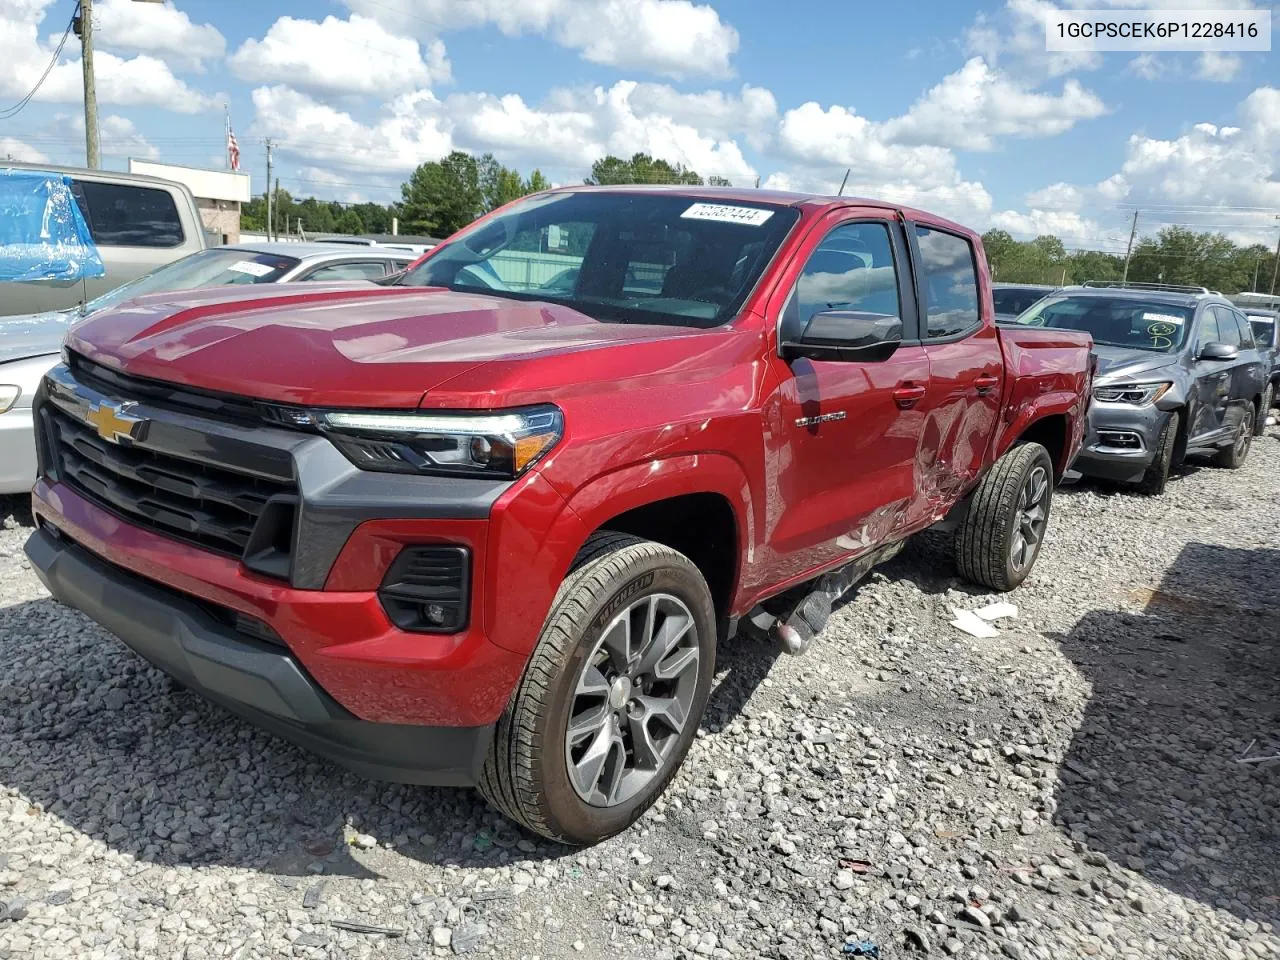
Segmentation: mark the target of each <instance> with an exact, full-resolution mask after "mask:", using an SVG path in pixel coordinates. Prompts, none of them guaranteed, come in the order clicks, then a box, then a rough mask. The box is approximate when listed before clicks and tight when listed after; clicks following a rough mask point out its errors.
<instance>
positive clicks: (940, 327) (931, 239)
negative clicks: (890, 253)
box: [915, 224, 982, 339]
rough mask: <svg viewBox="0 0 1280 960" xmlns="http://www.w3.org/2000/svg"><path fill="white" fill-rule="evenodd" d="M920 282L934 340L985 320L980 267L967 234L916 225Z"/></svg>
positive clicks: (968, 328) (931, 336)
mask: <svg viewBox="0 0 1280 960" xmlns="http://www.w3.org/2000/svg"><path fill="white" fill-rule="evenodd" d="M915 235H916V243H917V244H918V245H919V248H920V283H921V287H922V288H923V290H924V306H925V317H926V319H927V328H926V329H927V331H928V336H929V338H931V339H934V338H941V337H953V336H958V335H960V334H962V333H965V332H966V331H969V330H973V329H975V328H976V327H977V326H978V325H979V323H981V322H982V315H981V313H980V312H979V310H978V267H977V263H976V262H975V260H974V256H973V246H972V245H971V244H970V243H969V241H968V240H966V239H965V238H964V237H960V236H957V235H955V234H954V233H944V232H943V231H941V230H932V229H930V228H928V227H923V226H920V225H919V224H917V225H916V226H915Z"/></svg>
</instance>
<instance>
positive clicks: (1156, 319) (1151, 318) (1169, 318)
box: [1142, 313, 1184, 326]
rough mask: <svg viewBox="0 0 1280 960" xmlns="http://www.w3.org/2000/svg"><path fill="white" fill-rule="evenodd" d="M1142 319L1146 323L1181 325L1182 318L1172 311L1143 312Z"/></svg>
mask: <svg viewBox="0 0 1280 960" xmlns="http://www.w3.org/2000/svg"><path fill="white" fill-rule="evenodd" d="M1142 319H1143V320H1146V321H1147V322H1148V323H1176V324H1177V325H1178V326H1182V324H1183V322H1184V321H1183V318H1182V317H1179V316H1176V315H1174V314H1172V313H1144V314H1143V315H1142Z"/></svg>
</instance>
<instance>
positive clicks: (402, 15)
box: [344, 0, 739, 77]
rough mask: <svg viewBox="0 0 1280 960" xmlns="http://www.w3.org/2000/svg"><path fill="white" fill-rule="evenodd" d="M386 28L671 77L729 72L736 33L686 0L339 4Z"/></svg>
mask: <svg viewBox="0 0 1280 960" xmlns="http://www.w3.org/2000/svg"><path fill="white" fill-rule="evenodd" d="M344 2H345V3H346V5H347V6H348V7H350V8H351V9H352V10H354V11H356V12H357V13H361V14H364V15H366V16H369V17H374V18H376V19H378V20H380V21H382V22H383V23H384V24H386V25H387V26H388V27H389V28H392V29H396V30H403V31H408V32H410V33H412V34H415V35H418V36H422V35H424V32H425V35H428V36H434V35H435V34H436V33H438V32H439V31H443V30H456V29H461V28H465V27H476V26H481V25H484V24H492V25H494V26H496V27H497V28H498V29H499V30H501V31H502V32H503V33H505V34H507V35H508V36H518V35H520V34H522V33H539V34H545V35H546V36H548V37H550V38H551V39H552V40H554V41H555V42H556V43H559V44H560V45H562V46H565V47H568V48H570V49H573V50H577V51H579V52H580V53H581V55H582V56H583V57H584V58H585V59H587V60H590V61H592V62H593V63H601V64H606V65H608V66H613V67H618V68H621V69H635V70H647V71H650V72H653V73H659V74H663V75H666V76H672V77H687V76H695V75H708V76H717V77H723V76H727V75H729V73H730V72H731V67H730V61H731V60H732V58H733V55H734V54H735V53H737V51H738V43H739V38H738V31H737V30H735V29H734V28H733V27H732V26H730V25H728V24H726V23H724V22H723V21H722V20H721V19H720V14H719V13H717V12H716V10H715V8H714V7H711V6H709V5H708V4H700V3H693V2H691V0H467V2H458V0H344Z"/></svg>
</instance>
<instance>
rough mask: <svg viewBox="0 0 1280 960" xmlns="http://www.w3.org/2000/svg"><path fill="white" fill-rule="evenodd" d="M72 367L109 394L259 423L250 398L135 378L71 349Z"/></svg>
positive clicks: (83, 380)
mask: <svg viewBox="0 0 1280 960" xmlns="http://www.w3.org/2000/svg"><path fill="white" fill-rule="evenodd" d="M68 353H69V360H68V366H69V367H70V369H71V372H72V374H74V376H75V378H76V380H77V381H78V382H79V383H82V384H84V385H85V386H86V387H89V388H91V389H93V390H96V391H98V392H99V393H102V394H106V395H107V396H109V397H129V398H130V399H131V400H142V401H145V402H146V403H148V404H150V405H152V406H156V407H160V408H162V409H166V410H178V411H181V412H184V413H195V414H203V415H205V416H211V417H214V418H215V419H218V420H228V421H234V422H239V423H259V422H261V420H262V410H261V409H260V408H259V406H258V404H257V403H256V402H255V401H254V400H252V399H249V398H246V397H233V396H229V395H227V394H222V393H214V392H211V391H205V390H197V389H195V388H193V387H184V386H179V385H177V384H172V383H162V382H160V381H159V380H149V379H147V378H145V377H134V376H130V375H129V374H126V373H121V372H120V371H118V370H113V369H111V368H110V367H108V366H104V365H103V364H101V363H94V362H93V361H92V360H89V359H88V358H86V357H83V356H81V355H80V354H78V353H76V352H74V351H68Z"/></svg>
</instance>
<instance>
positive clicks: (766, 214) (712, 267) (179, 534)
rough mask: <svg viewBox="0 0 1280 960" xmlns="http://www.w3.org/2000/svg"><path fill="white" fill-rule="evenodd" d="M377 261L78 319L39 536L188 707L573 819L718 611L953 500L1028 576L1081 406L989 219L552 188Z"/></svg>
mask: <svg viewBox="0 0 1280 960" xmlns="http://www.w3.org/2000/svg"><path fill="white" fill-rule="evenodd" d="M402 284H403V285H399V286H389V287H384V288H365V289H359V290H356V289H351V290H334V289H329V290H324V291H310V290H306V289H302V288H300V287H290V286H289V285H282V286H278V287H274V288H273V289H270V290H267V289H265V288H263V289H252V290H244V291H235V292H228V291H226V290H218V291H208V292H201V291H191V292H182V293H171V294H163V295H156V296H151V297H145V298H141V299H138V300H135V301H132V302H130V303H128V304H124V305H121V306H118V307H116V308H115V309H112V310H108V311H105V312H102V313H99V314H96V315H94V316H93V317H91V318H89V319H87V320H85V321H84V322H82V323H80V324H78V325H77V326H75V327H74V328H73V329H72V330H71V331H70V333H69V336H68V339H67V344H66V348H67V349H66V356H65V362H64V363H63V364H61V365H59V366H57V367H55V368H54V369H53V370H52V371H51V372H50V373H49V374H48V375H47V376H46V378H45V380H44V381H43V384H42V386H41V389H40V393H39V396H38V397H37V398H36V403H35V417H36V423H37V431H38V447H39V450H38V453H39V465H40V476H39V479H38V481H37V483H36V486H35V489H34V494H33V502H34V513H35V516H36V517H37V520H38V525H37V529H36V531H35V532H34V533H33V534H32V536H31V538H30V540H29V542H28V544H27V554H28V556H29V557H30V559H31V562H32V564H33V566H34V568H35V570H36V571H37V572H38V574H39V575H40V577H41V578H42V579H43V581H44V582H45V584H46V585H47V586H48V588H49V590H50V591H51V592H52V593H53V595H54V596H55V597H56V598H58V599H59V600H61V601H62V602H64V603H67V604H70V605H72V606H75V607H78V608H79V609H81V610H83V611H84V612H85V613H87V614H88V615H89V616H90V617H92V618H94V619H95V620H97V621H98V622H99V623H101V624H103V625H104V626H105V627H106V628H107V629H109V630H110V631H112V632H113V633H115V634H116V635H118V636H119V637H120V638H121V639H122V640H123V641H124V642H125V643H126V644H128V645H129V646H130V647H132V648H133V649H134V650H135V651H137V652H138V653H139V654H141V655H142V656H143V657H145V658H146V659H148V660H150V661H151V662H152V663H154V664H156V665H157V666H159V667H160V668H161V669H163V670H165V671H167V672H168V673H170V674H171V675H173V676H174V677H175V678H177V679H178V680H179V681H180V682H181V683H183V684H185V685H187V686H189V687H191V688H193V689H194V690H196V691H198V692H200V693H201V694H203V695H204V696H206V697H208V698H209V699H211V700H213V701H215V702H217V703H220V704H222V705H224V706H225V707H227V708H229V709H231V710H233V711H235V712H237V713H239V714H241V715H242V716H244V717H247V718H249V719H250V720H252V721H253V722H255V723H257V724H260V725H261V726H263V727H265V728H267V729H269V730H272V731H275V732H276V733H278V734H280V735H282V736H285V737H287V738H291V739H292V740H294V741H295V742H297V743H299V744H302V745H304V746H306V747H309V748H312V749H314V750H316V751H317V752H320V753H322V754H325V755H327V756H329V757H331V758H333V759H335V760H337V761H339V762H341V763H343V764H345V765H347V766H348V767H350V768H352V769H354V770H356V771H358V772H360V773H362V774H366V775H369V776H372V777H379V778H386V779H392V780H398V781H404V782H411V783H434V784H448V785H475V786H478V787H479V789H480V790H481V791H482V792H483V794H484V795H485V796H486V797H487V798H488V799H489V800H490V801H491V802H492V803H493V804H494V805H495V806H496V807H498V808H499V809H500V810H501V811H503V812H504V813H506V814H507V815H508V816H510V817H511V818H513V819H514V820H516V821H518V822H519V823H521V824H523V825H524V826H526V827H527V828H529V829H530V830H533V831H536V832H538V833H541V834H543V835H545V836H548V837H554V838H558V839H560V840H564V841H567V842H573V843H591V842H594V841H597V840H599V839H602V838H604V837H607V836H610V835H612V834H615V833H617V832H619V831H621V830H623V829H624V828H626V827H627V826H628V825H629V824H631V823H632V822H633V821H634V820H635V819H636V818H637V817H639V816H640V815H641V814H642V813H643V812H644V810H645V809H646V808H647V807H648V806H649V805H650V804H651V803H652V802H653V801H654V799H655V798H656V797H657V796H658V795H659V794H660V793H661V792H662V790H663V789H664V787H665V786H666V784H667V782H668V781H669V780H670V779H671V777H672V776H673V775H674V774H675V772H676V770H677V768H678V767H679V765H680V763H681V761H682V760H683V758H684V755H685V753H686V751H687V749H688V747H689V744H690V741H691V740H692V738H693V736H694V734H695V732H696V729H697V727H698V723H699V718H700V716H701V714H702V711H703V708H704V706H705V704H706V702H707V697H708V694H709V691H710V687H711V683H712V674H713V668H714V661H715V657H716V651H717V645H718V643H720V642H724V641H725V640H726V639H727V638H729V637H731V636H733V635H734V632H735V630H736V627H737V626H738V624H739V621H740V620H741V619H742V618H749V619H750V622H751V623H752V624H753V625H754V627H755V628H758V629H765V630H770V631H771V632H772V633H773V635H774V636H775V637H776V638H777V639H778V641H779V642H780V643H781V644H782V645H783V647H784V648H785V649H787V650H788V651H790V652H801V651H803V650H805V649H806V648H808V646H809V640H810V639H811V638H812V636H813V635H814V634H815V633H817V632H818V631H820V630H821V628H822V625H823V623H824V622H825V619H826V616H827V614H828V613H829V612H830V607H831V603H832V602H833V601H834V600H835V599H836V598H838V597H839V595H840V594H841V593H843V592H844V591H845V590H847V589H848V588H849V586H850V585H851V584H852V583H853V582H854V581H855V580H856V579H857V578H858V577H859V576H861V575H862V574H863V573H865V572H866V570H867V569H868V568H869V567H870V566H871V565H872V564H874V563H876V562H878V561H880V560H883V559H885V558H886V557H888V556H890V555H891V554H892V553H893V552H895V551H896V549H897V547H898V546H899V545H900V544H901V543H902V541H903V540H904V539H905V538H906V537H908V536H909V535H911V534H912V533H915V532H917V531H919V530H923V529H924V528H926V527H929V526H931V525H935V524H940V523H941V524H947V525H950V526H952V527H954V529H955V531H956V538H957V540H956V542H957V562H958V566H959V569H960V571H961V573H962V574H963V575H965V576H966V577H968V578H970V579H972V580H974V581H976V582H978V583H982V584H985V585H987V586H988V587H991V588H994V589H997V590H1007V589H1010V588H1012V587H1014V586H1016V585H1017V584H1018V583H1020V582H1021V581H1022V580H1023V578H1025V577H1026V576H1027V574H1028V572H1029V571H1030V569H1031V566H1032V564H1033V563H1034V562H1035V559H1036V556H1037V554H1038V551H1039V549H1040V545H1041V543H1042V542H1043V538H1044V535H1045V529H1046V525H1047V523H1048V519H1049V509H1050V498H1051V496H1052V490H1053V487H1054V484H1055V481H1056V480H1057V479H1058V478H1060V477H1061V475H1062V473H1063V472H1064V471H1065V470H1066V469H1067V467H1068V465H1069V464H1070V462H1071V460H1072V458H1073V457H1074V455H1075V453H1076V450H1077V448H1078V447H1079V444H1080V441H1081V436H1082V431H1083V429H1084V423H1085V415H1086V407H1087V398H1088V395H1089V381H1090V376H1091V363H1090V357H1089V350H1090V340H1089V337H1088V335H1087V334H1081V333H1076V332H1073V331H1063V330H1053V329H1014V328H1004V329H999V330H998V329H997V328H996V326H995V324H994V322H993V311H992V300H991V285H990V281H989V273H988V269H987V264H986V261H985V258H984V255H983V251H982V244H981V241H980V239H979V238H978V237H977V236H976V235H975V234H974V233H972V232H971V231H969V230H967V229H965V228H963V227H960V226H958V225H956V224H954V223H950V222H948V221H946V220H943V219H940V218H938V217H935V216H931V215H929V214H926V213H923V212H920V211H916V210H911V209H907V208H903V207H900V206H896V205H892V204H886V203H878V202H874V201H868V200H856V199H849V198H844V199H834V198H829V197H812V196H800V195H795V194H785V193H772V192H768V191H754V190H752V191H733V190H715V189H701V188H679V189H670V188H668V189H645V188H603V189H600V188H573V189H561V190H554V191H551V192H548V193H543V194H539V195H535V196H533V197H529V198H525V199H523V200H520V201H517V202H515V203H514V204H512V205H509V206H507V207H505V208H502V209H500V210H498V211H495V212H494V213H492V214H490V215H489V216H488V217H486V218H484V219H482V220H480V221H477V222H476V223H475V224H473V225H472V226H470V227H468V228H466V229H465V230H463V231H462V232H460V233H459V234H457V235H455V236H454V237H452V238H451V239H450V240H448V241H447V242H445V243H444V244H443V245H441V246H440V247H438V248H436V249H435V250H433V251H431V252H430V253H429V254H427V255H426V256H425V257H424V258H423V259H422V260H421V261H420V262H418V263H417V264H416V265H415V266H414V267H412V268H411V269H410V270H409V272H408V273H407V275H406V276H405V278H404V280H403V281H402ZM744 626H745V625H744Z"/></svg>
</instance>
